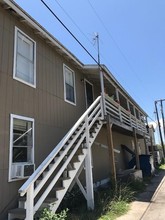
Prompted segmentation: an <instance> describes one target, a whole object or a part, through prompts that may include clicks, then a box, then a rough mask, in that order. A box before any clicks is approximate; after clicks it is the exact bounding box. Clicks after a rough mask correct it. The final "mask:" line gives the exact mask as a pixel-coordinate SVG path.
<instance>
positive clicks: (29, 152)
mask: <svg viewBox="0 0 165 220" xmlns="http://www.w3.org/2000/svg"><path fill="white" fill-rule="evenodd" d="M30 164H31V165H32V164H34V120H33V119H31V118H27V117H22V116H18V115H11V124H10V165H9V179H10V180H11V179H15V178H16V177H18V174H16V173H18V171H17V168H18V167H19V169H20V165H26V166H27V165H30ZM19 177H20V174H19Z"/></svg>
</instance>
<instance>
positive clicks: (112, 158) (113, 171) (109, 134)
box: [107, 115, 116, 182]
mask: <svg viewBox="0 0 165 220" xmlns="http://www.w3.org/2000/svg"><path fill="white" fill-rule="evenodd" d="M112 125H113V124H112V123H111V121H110V116H109V115H108V116H107V140H108V149H109V157H110V165H111V175H112V179H113V181H114V182H116V167H115V156H114V150H113V149H114V147H113V137H112Z"/></svg>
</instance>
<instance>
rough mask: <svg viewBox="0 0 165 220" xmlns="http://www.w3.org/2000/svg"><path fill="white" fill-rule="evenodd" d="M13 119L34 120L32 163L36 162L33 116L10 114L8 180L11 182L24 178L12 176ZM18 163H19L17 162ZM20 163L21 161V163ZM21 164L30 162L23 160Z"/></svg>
mask: <svg viewBox="0 0 165 220" xmlns="http://www.w3.org/2000/svg"><path fill="white" fill-rule="evenodd" d="M13 119H21V120H25V121H31V122H32V126H33V127H32V135H33V143H32V149H33V150H32V163H33V164H34V141H35V139H34V119H33V118H29V117H25V116H20V115H15V114H10V141H9V142H10V146H9V176H8V181H9V182H13V181H18V180H22V179H12V178H11V168H12V156H13V152H12V149H13V144H12V140H13ZM15 164H17V163H15ZM19 164H20V163H19ZM21 164H29V163H28V162H22V163H21ZM25 179H27V178H26V177H25Z"/></svg>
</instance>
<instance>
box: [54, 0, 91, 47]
mask: <svg viewBox="0 0 165 220" xmlns="http://www.w3.org/2000/svg"><path fill="white" fill-rule="evenodd" d="M55 1H56V3H57V4H58V5H59V7H60V8H61V9H62V10H63V12H64V13H65V14H66V15H67V17H68V18H69V19H70V20H71V21H72V23H73V24H74V25H75V26H76V27H77V29H78V30H79V31H80V33H81V34H82V35H83V36H84V37H85V38H86V39H87V40H88V41H89V42H90V43H91V44H92V41H91V40H90V39H89V38H88V37H87V36H86V35H85V33H84V32H83V31H82V30H81V29H80V27H79V26H78V25H77V24H76V22H75V21H74V20H73V18H72V17H71V16H70V15H69V13H68V12H67V11H66V10H65V9H64V8H63V7H62V5H61V4H60V3H59V2H58V0H55ZM92 45H93V44H92Z"/></svg>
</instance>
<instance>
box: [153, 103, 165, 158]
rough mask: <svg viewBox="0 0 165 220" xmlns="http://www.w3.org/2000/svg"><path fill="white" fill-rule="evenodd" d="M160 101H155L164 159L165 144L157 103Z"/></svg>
mask: <svg viewBox="0 0 165 220" xmlns="http://www.w3.org/2000/svg"><path fill="white" fill-rule="evenodd" d="M158 101H160V100H158ZM158 101H155V111H156V116H157V121H158V127H159V134H160V141H161V145H162V149H163V157H165V150H164V143H163V138H162V131H161V126H160V121H159V114H158V108H157V102H158Z"/></svg>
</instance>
